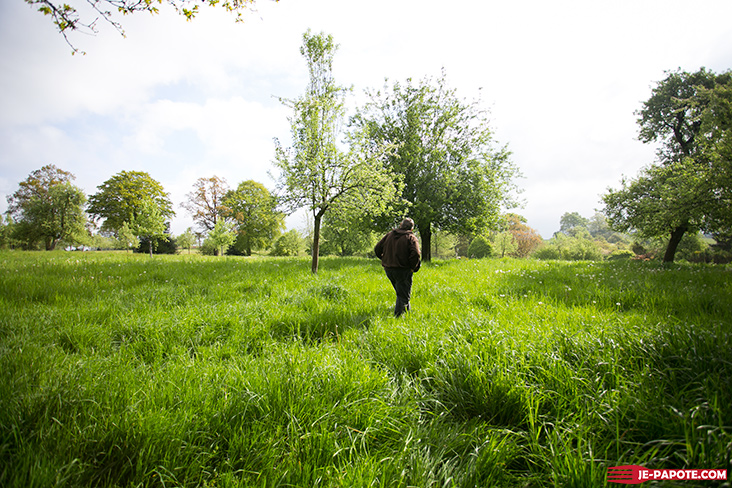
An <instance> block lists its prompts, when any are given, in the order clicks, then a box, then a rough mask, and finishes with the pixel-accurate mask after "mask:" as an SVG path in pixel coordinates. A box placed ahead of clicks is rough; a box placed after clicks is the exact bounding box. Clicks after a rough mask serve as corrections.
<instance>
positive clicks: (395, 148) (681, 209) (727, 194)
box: [0, 31, 732, 273]
mask: <svg viewBox="0 0 732 488" xmlns="http://www.w3.org/2000/svg"><path fill="white" fill-rule="evenodd" d="M337 48H338V46H337V45H336V44H335V43H334V41H333V39H332V37H331V36H327V35H325V34H322V33H321V34H313V33H311V32H310V31H308V32H306V33H305V34H304V35H303V44H302V47H301V49H300V52H301V54H302V55H303V57H304V58H305V61H306V64H307V66H308V70H309V73H310V79H309V83H308V85H307V86H306V89H305V92H304V94H303V95H302V96H300V97H299V98H297V99H294V100H281V101H282V103H284V104H285V105H286V106H288V107H289V108H290V109H291V111H292V115H291V117H290V119H289V121H290V126H291V136H292V138H291V141H292V145H291V146H289V147H285V146H283V145H282V144H281V143H280V142H279V141H276V143H275V161H274V166H275V168H276V169H277V170H278V174H277V187H276V189H275V192H273V193H272V192H270V191H269V190H268V189H267V188H266V187H265V186H264V185H262V184H261V183H258V182H255V181H251V180H249V181H244V182H241V183H239V184H238V185H237V186H236V187H235V188H230V187H229V185H228V183H227V182H226V180H224V179H223V178H220V177H218V176H211V177H203V178H199V179H198V180H197V181H196V182H195V183H194V185H193V190H192V191H191V192H190V193H189V194H188V195H187V196H186V200H185V201H184V202H182V203H181V204H180V205H181V207H183V208H184V209H185V210H186V211H187V212H188V213H189V214H190V215H191V217H192V219H193V222H194V226H193V227H191V228H189V229H187V230H186V232H184V233H183V234H181V235H180V236H178V237H177V238H174V237H173V236H172V235H171V234H170V224H169V223H170V219H171V218H172V216H174V215H175V212H174V211H173V204H172V202H171V201H170V197H169V195H168V194H167V193H166V192H165V191H164V189H163V187H162V185H161V184H160V183H159V182H157V181H155V180H154V179H153V178H152V177H151V176H150V175H149V174H147V173H145V172H140V171H122V172H120V173H118V174H116V175H114V176H112V177H111V178H110V179H109V180H107V181H105V182H104V183H103V184H101V185H100V186H98V187H97V192H96V193H94V194H93V195H89V196H88V197H87V196H86V195H85V194H84V192H83V191H82V190H81V189H80V188H78V187H76V186H75V185H74V184H73V180H74V179H75V178H74V175H72V174H71V173H69V172H67V171H64V170H61V169H59V168H57V167H55V166H54V165H47V166H44V167H43V168H41V169H39V170H36V171H33V172H32V173H31V174H30V175H29V176H28V178H27V179H26V180H25V181H23V182H21V183H20V184H19V188H18V190H17V191H16V192H15V193H13V194H12V195H11V196H9V197H8V203H9V208H8V211H7V212H6V216H5V219H3V220H2V221H0V224H2V225H0V245H2V246H4V247H15V248H22V249H46V250H53V249H55V248H57V247H58V246H59V245H62V246H65V247H67V246H72V247H84V246H86V247H93V248H109V247H112V248H118V249H119V248H121V249H128V250H129V249H135V250H138V251H140V252H147V253H149V254H151V255H152V254H153V253H155V252H176V251H177V249H178V248H181V249H183V250H188V252H191V249H192V248H194V247H197V248H198V250H199V251H200V252H203V253H205V254H212V255H223V254H238V255H247V256H249V255H252V253H253V252H265V251H268V252H270V253H271V254H274V255H281V256H287V255H297V254H299V253H301V252H308V253H309V254H310V255H311V257H312V266H311V269H312V272H313V273H317V270H318V259H319V256H320V255H321V254H336V255H342V256H346V255H368V254H369V253H370V252H371V249H372V247H373V244H374V240H375V239H377V238H378V237H380V235H382V234H383V232H384V231H386V230H389V229H390V228H391V227H392V226H394V225H395V224H396V223H398V222H399V221H400V220H401V219H402V218H403V217H405V216H410V217H412V218H413V219H414V220H415V222H416V230H417V232H418V233H419V235H420V237H421V242H422V252H423V259H424V260H425V261H429V260H431V259H432V257H433V256H435V257H438V258H450V257H462V256H464V257H475V258H480V257H488V256H496V257H507V256H512V257H519V258H525V257H532V256H533V257H537V258H541V259H590V260H596V259H606V258H607V259H620V258H627V257H641V258H644V259H652V258H656V257H661V258H662V259H663V261H665V262H670V261H673V260H674V259H675V257H676V255H677V253H678V254H679V256H681V258H683V259H687V260H697V261H705V262H712V261H713V262H724V261H725V260H729V256H730V252H731V249H730V247H731V245H732V74H730V73H729V72H727V73H723V74H720V75H716V74H714V73H711V72H709V71H706V70H705V69H701V70H700V71H699V72H697V73H693V74H689V73H684V72H675V73H670V74H668V76H667V78H666V79H665V80H663V81H661V82H659V83H658V84H657V86H656V88H655V89H654V91H653V94H652V96H651V98H650V99H649V100H648V101H647V102H645V104H644V105H643V108H642V110H641V111H639V113H638V114H639V116H640V117H639V119H638V123H639V126H640V134H641V139H642V140H643V141H646V142H660V143H661V147H660V149H659V151H658V157H657V162H656V163H654V164H651V165H649V166H648V167H647V168H645V169H644V170H643V171H641V174H640V175H639V176H638V177H637V178H636V179H634V180H625V179H624V180H623V181H622V187H621V188H620V189H619V190H613V189H609V190H608V191H607V193H606V194H605V195H603V196H602V198H603V202H604V204H605V207H604V208H603V209H602V210H601V211H598V212H597V213H596V214H595V215H594V216H592V217H590V218H584V217H582V216H581V215H579V214H578V213H576V212H572V213H565V214H564V215H563V216H562V218H561V220H560V229H559V232H557V233H556V234H555V235H554V236H553V237H552V238H551V239H549V240H547V241H544V240H543V239H542V238H541V236H540V235H539V233H538V232H537V231H536V230H534V229H532V228H531V227H529V226H528V225H527V222H526V219H525V218H523V217H522V216H520V215H518V214H515V213H507V212H506V210H507V209H510V208H512V207H514V206H516V199H515V195H516V194H517V191H516V190H517V189H516V187H515V185H514V179H515V178H516V177H518V176H519V172H518V169H517V168H516V167H515V166H514V165H513V163H512V162H511V160H510V152H509V151H508V150H507V148H506V147H503V146H499V145H497V144H496V142H495V141H494V139H493V133H492V131H491V129H490V127H489V124H488V119H487V113H486V112H485V111H484V110H483V109H481V108H480V105H479V103H478V102H476V101H473V102H468V101H465V100H463V99H461V98H459V97H458V96H457V94H456V92H455V90H453V89H451V88H450V87H449V86H448V84H447V80H446V75H445V73H444V72H443V73H442V76H441V77H439V78H438V79H430V78H425V79H423V80H421V81H418V82H414V81H413V80H411V79H409V80H407V81H406V82H405V83H394V84H393V85H392V86H385V87H384V89H383V90H381V91H375V92H367V95H368V102H367V103H366V104H365V105H364V106H362V107H360V108H358V109H357V110H356V112H355V114H353V115H352V116H350V117H347V116H346V113H345V97H346V95H347V94H348V92H349V90H347V89H345V88H343V87H340V86H338V85H337V84H336V83H335V81H334V78H333V74H332V66H333V61H334V55H335V53H336V51H337ZM387 83H388V82H387ZM302 208H304V209H306V210H307V212H308V214H307V215H308V228H307V229H305V231H304V233H303V234H301V233H300V232H298V231H296V230H290V231H289V232H287V233H284V234H283V232H284V230H285V225H284V219H285V215H286V214H287V213H290V212H294V211H296V210H298V209H302ZM661 248H663V252H661V251H660V249H661Z"/></svg>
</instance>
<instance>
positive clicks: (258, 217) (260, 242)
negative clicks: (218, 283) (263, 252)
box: [222, 180, 285, 256]
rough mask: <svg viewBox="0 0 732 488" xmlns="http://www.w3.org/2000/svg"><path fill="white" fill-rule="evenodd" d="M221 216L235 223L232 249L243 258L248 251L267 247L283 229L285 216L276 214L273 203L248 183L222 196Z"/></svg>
mask: <svg viewBox="0 0 732 488" xmlns="http://www.w3.org/2000/svg"><path fill="white" fill-rule="evenodd" d="M222 206H223V209H224V210H223V215H225V216H226V217H228V218H229V219H232V220H233V221H234V222H235V228H236V232H237V234H238V236H237V239H236V243H235V244H234V246H235V247H237V249H238V250H239V251H242V252H243V253H244V254H246V255H247V256H251V255H252V249H263V248H266V247H268V246H269V245H271V244H272V243H273V242H274V240H275V239H276V238H277V237H278V236H279V235H280V233H281V232H282V231H283V230H284V229H285V216H284V214H283V213H282V212H279V211H278V210H277V199H276V198H275V197H274V196H273V195H272V194H271V193H270V192H269V190H267V188H266V187H265V186H264V185H262V184H261V183H257V182H256V181H252V180H248V181H243V182H241V183H239V186H238V187H237V188H236V190H230V191H229V192H228V193H226V195H225V197H224V199H223V202H222Z"/></svg>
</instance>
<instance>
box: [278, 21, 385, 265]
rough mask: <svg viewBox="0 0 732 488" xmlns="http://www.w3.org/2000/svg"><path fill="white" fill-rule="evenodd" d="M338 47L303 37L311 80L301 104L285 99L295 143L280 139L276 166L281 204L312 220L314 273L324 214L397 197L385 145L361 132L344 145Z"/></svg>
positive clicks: (319, 36) (317, 38)
mask: <svg viewBox="0 0 732 488" xmlns="http://www.w3.org/2000/svg"><path fill="white" fill-rule="evenodd" d="M336 50H337V45H336V44H335V43H334V42H333V38H332V36H330V35H325V34H322V33H321V34H315V35H313V34H311V33H310V31H308V32H306V33H305V34H304V35H303V45H302V47H301V49H300V53H301V54H302V55H303V56H304V57H305V59H306V61H307V64H308V70H309V73H310V82H309V84H308V87H307V89H306V92H305V94H304V95H303V96H302V97H300V98H299V99H297V100H292V101H288V100H282V101H283V103H285V104H287V105H288V106H290V107H291V108H292V109H293V115H292V117H291V118H290V125H291V132H292V143H293V146H292V147H291V148H289V149H284V148H283V147H282V146H281V145H280V143H279V141H276V143H277V147H276V153H275V155H276V157H275V165H276V167H277V168H278V169H279V170H280V175H279V189H280V191H281V198H282V203H283V204H284V205H285V206H286V208H288V210H290V211H294V210H295V209H297V208H302V207H305V208H307V209H308V211H309V212H310V213H311V214H312V216H313V246H312V266H311V270H312V272H313V273H314V274H315V273H317V272H318V260H319V256H320V229H321V225H322V220H323V216H324V215H325V214H326V212H328V211H329V210H330V209H331V208H332V207H333V206H334V205H335V204H338V203H344V202H345V201H346V200H349V199H351V197H355V196H356V195H357V196H358V199H356V198H353V200H352V201H356V200H358V201H360V202H361V203H362V205H365V206H378V205H383V204H384V203H383V202H386V201H390V200H391V199H392V198H393V193H394V191H393V188H394V185H393V183H392V177H391V175H390V173H389V172H388V171H387V170H386V169H385V168H384V165H383V164H382V161H381V157H382V155H383V153H384V150H383V146H381V145H368V146H366V145H365V139H364V138H363V136H362V135H361V134H358V133H352V134H345V137H346V141H345V142H346V144H347V145H348V147H349V150H348V151H347V152H345V151H344V150H342V149H341V148H340V147H339V145H338V142H339V137H340V136H341V127H342V123H343V119H344V116H345V109H344V95H345V91H346V90H345V89H343V88H341V87H339V86H337V85H336V84H335V81H334V80H333V73H332V67H333V57H334V55H335V52H336Z"/></svg>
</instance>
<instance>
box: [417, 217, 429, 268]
mask: <svg viewBox="0 0 732 488" xmlns="http://www.w3.org/2000/svg"><path fill="white" fill-rule="evenodd" d="M419 237H421V238H422V261H427V262H430V261H432V226H431V225H430V224H427V225H425V226H420V227H419Z"/></svg>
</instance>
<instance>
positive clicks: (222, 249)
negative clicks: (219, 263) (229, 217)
mask: <svg viewBox="0 0 732 488" xmlns="http://www.w3.org/2000/svg"><path fill="white" fill-rule="evenodd" d="M234 239H236V234H235V233H234V231H233V229H232V228H231V227H229V225H228V224H226V222H224V221H223V220H219V221H218V222H216V226H215V227H214V228H213V230H212V231H211V232H209V233H208V240H209V242H210V243H211V245H212V246H213V247H214V248H216V249H217V251H218V253H219V256H223V255H224V253H226V250H227V249H228V248H229V246H231V245H232V244H233V243H234Z"/></svg>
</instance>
